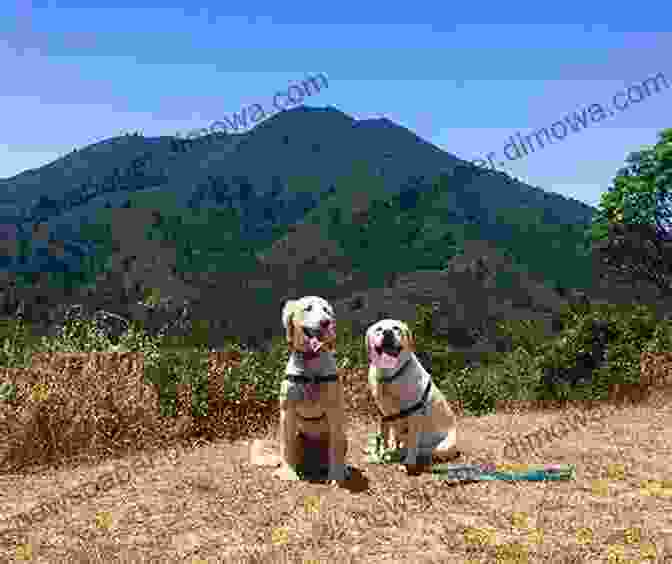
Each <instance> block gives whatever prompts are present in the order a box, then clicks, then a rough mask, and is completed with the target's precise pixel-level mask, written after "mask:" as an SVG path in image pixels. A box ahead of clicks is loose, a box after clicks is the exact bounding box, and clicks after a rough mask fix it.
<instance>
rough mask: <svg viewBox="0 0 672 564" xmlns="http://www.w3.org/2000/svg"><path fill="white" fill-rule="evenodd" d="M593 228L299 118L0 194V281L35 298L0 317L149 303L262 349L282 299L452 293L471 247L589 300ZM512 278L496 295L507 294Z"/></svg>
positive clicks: (499, 187)
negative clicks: (169, 303) (154, 295)
mask: <svg viewBox="0 0 672 564" xmlns="http://www.w3.org/2000/svg"><path fill="white" fill-rule="evenodd" d="M594 211H595V210H594V209H593V208H591V207H590V206H588V205H586V204H584V203H582V202H579V201H576V200H572V199H569V198H565V197H563V196H561V195H558V194H554V193H550V192H546V191H544V190H542V189H540V188H536V187H532V186H529V185H526V184H524V183H521V182H519V181H517V180H514V179H512V178H510V177H509V176H507V175H506V174H504V173H501V172H495V171H487V170H483V169H479V168H477V167H475V166H474V165H471V164H470V163H467V162H465V161H462V160H460V159H458V158H457V157H456V156H454V155H452V154H450V153H447V152H445V151H442V150H441V149H439V148H438V147H436V146H434V145H432V144H431V143H428V142H426V141H424V140H422V139H421V138H419V137H418V136H417V135H415V134H414V133H412V132H411V131H409V130H408V129H406V128H404V127H401V126H399V125H396V124H394V123H393V122H391V121H390V120H388V119H385V118H382V119H371V120H355V119H353V118H352V117H350V116H348V115H346V114H345V113H343V112H340V111H339V110H336V109H334V108H308V107H299V108H294V109H292V110H288V111H284V112H280V113H279V114H277V115H275V116H273V117H272V118H269V119H268V120H265V121H264V122H262V123H260V124H259V125H258V126H257V127H255V128H254V129H252V130H250V131H247V132H245V133H242V134H237V135H226V134H215V135H208V136H205V137H201V138H199V139H196V140H191V141H189V140H184V139H176V138H171V137H159V138H145V137H143V136H141V135H139V134H134V135H126V136H122V137H116V138H113V139H108V140H104V141H101V142H99V143H96V144H93V145H90V146H88V147H85V148H82V149H80V150H75V151H73V152H72V153H70V154H68V155H66V156H65V157H63V158H61V159H58V160H57V161H54V162H53V163H50V164H48V165H46V166H43V167H41V168H38V169H34V170H31V171H25V172H23V173H21V174H19V175H17V176H15V177H13V178H9V179H4V180H0V221H2V222H3V223H4V224H5V228H6V230H9V231H11V230H12V229H14V230H15V232H16V241H10V242H7V241H5V247H6V248H7V250H6V251H5V256H0V268H1V269H4V270H5V271H6V272H7V273H10V272H16V273H19V274H18V275H17V277H18V281H17V285H18V286H19V287H21V286H22V285H23V286H25V285H26V283H28V284H30V285H31V286H32V289H31V290H28V289H25V290H22V289H19V288H8V289H7V290H6V291H5V293H4V298H3V299H4V303H5V309H6V311H9V310H11V307H12V305H13V303H14V302H15V301H16V299H17V296H18V295H19V294H20V293H21V292H23V294H22V295H26V296H30V297H29V298H26V299H29V300H30V301H31V302H35V301H41V302H42V304H53V303H62V302H63V301H68V300H73V301H77V300H81V299H83V297H86V298H87V299H91V300H95V302H96V305H98V306H103V305H104V306H105V307H108V308H112V307H113V305H115V304H116V305H119V304H121V305H120V307H122V309H123V310H124V312H126V313H128V312H127V311H126V309H128V307H131V306H130V305H123V304H134V303H136V302H137V301H138V299H141V298H142V296H144V295H146V294H147V292H148V291H150V290H151V289H152V288H154V289H159V288H160V289H161V293H162V295H170V296H172V297H174V298H175V299H177V300H178V301H180V300H182V299H187V300H189V301H190V302H191V303H192V304H193V306H194V308H195V310H197V311H198V313H197V314H198V315H202V316H204V317H205V318H209V319H212V320H213V321H216V323H215V325H217V323H219V324H220V325H222V327H223V325H225V322H224V320H226V322H227V323H228V324H229V325H231V324H233V323H234V320H236V324H235V325H236V328H237V329H238V327H239V324H238V323H237V321H238V320H242V321H240V323H243V324H245V325H247V326H249V330H250V331H257V332H258V331H261V330H262V329H263V330H264V332H268V331H270V330H271V329H270V328H269V327H260V326H259V319H268V322H267V324H268V325H269V326H270V325H272V326H273V329H272V330H273V331H276V330H277V327H275V326H276V325H277V323H276V322H275V317H277V311H276V310H278V309H279V305H278V300H280V299H282V298H284V297H288V296H291V295H298V294H299V293H321V294H322V295H325V296H327V297H330V298H331V299H346V298H348V297H349V296H352V295H353V294H354V293H356V292H358V291H359V292H361V291H369V290H373V289H375V288H385V287H389V286H390V285H393V284H394V280H396V279H398V278H399V277H400V276H402V275H407V274H409V273H413V272H416V271H426V272H434V273H435V274H434V275H435V276H439V278H440V279H441V280H444V282H446V280H447V279H446V278H445V277H446V273H445V272H442V271H444V269H446V268H447V267H448V265H453V266H454V265H455V264H457V263H456V262H455V261H456V260H457V261H458V262H459V257H461V256H466V255H469V253H470V252H471V251H469V250H468V249H472V248H473V244H472V243H473V242H479V241H480V242H482V243H483V244H485V245H488V248H491V249H494V250H496V252H497V253H499V254H501V256H502V257H505V261H508V262H507V264H510V268H511V269H512V272H519V271H521V272H522V271H525V272H526V273H527V274H526V275H525V276H526V278H525V284H526V285H527V284H528V281H529V284H536V285H538V284H542V285H544V284H545V285H546V286H548V287H552V286H554V285H555V286H563V287H585V286H587V285H589V283H590V280H591V277H592V274H591V270H590V265H589V261H588V257H587V252H586V248H585V244H584V238H583V235H584V231H585V229H586V228H587V226H588V224H589V222H590V219H591V217H592V214H593V212H594ZM10 228H11V229H10ZM10 238H11V237H10ZM13 243H15V244H13ZM498 264H499V267H498V268H499V269H504V270H506V269H508V268H509V266H506V268H505V266H504V264H503V263H501V261H500V263H498ZM47 272H48V273H49V274H45V273H47ZM516 276H517V275H514V274H511V273H509V274H505V273H501V274H499V275H498V278H497V283H496V285H497V286H498V287H502V288H506V287H507V286H508V287H509V288H510V289H511V291H514V289H515V288H520V284H523V282H521V281H520V280H519V279H518V278H516ZM9 278H10V279H11V278H12V276H9ZM526 287H527V286H526ZM103 288H105V291H104V292H103ZM47 291H49V292H51V293H52V294H53V295H51V296H50V297H46V298H45V297H42V298H41V299H40V300H38V295H40V294H41V293H42V292H47ZM488 291H489V292H490V290H488ZM17 292H18V293H17ZM516 292H518V290H515V291H514V293H516ZM54 293H55V294H57V295H55V294H54ZM505 293H506V291H505ZM492 295H494V294H492ZM500 299H501V300H504V301H506V300H505V298H504V297H502V296H500V297H498V298H497V300H500ZM516 299H517V298H516ZM514 301H515V300H514ZM524 301H525V300H523V302H524ZM528 301H529V300H528ZM242 303H246V304H247V306H246V307H245V308H242V309H243V310H242V312H241V314H240V315H238V314H237V313H232V310H233V308H235V307H236V306H238V307H239V308H240V304H242ZM502 303H504V302H502ZM34 305H35V304H34ZM45 307H46V306H45ZM40 308H41V306H39V304H38V305H35V308H34V309H35V311H37V310H40ZM124 308H126V309H124ZM42 309H44V308H42ZM251 310H253V311H254V314H252V313H251ZM271 311H272V312H273V314H272V315H273V316H274V317H270V318H268V315H270V314H269V313H266V312H271ZM36 315H37V314H36ZM40 315H41V316H44V313H41V314H40ZM240 330H241V331H242V329H240Z"/></svg>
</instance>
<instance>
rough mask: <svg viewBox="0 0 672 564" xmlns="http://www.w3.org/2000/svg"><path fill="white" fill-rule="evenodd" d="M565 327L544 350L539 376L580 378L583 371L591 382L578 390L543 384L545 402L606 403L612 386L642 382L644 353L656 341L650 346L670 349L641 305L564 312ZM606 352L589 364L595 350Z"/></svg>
mask: <svg viewBox="0 0 672 564" xmlns="http://www.w3.org/2000/svg"><path fill="white" fill-rule="evenodd" d="M564 323H565V329H564V330H563V331H562V334H561V336H560V337H559V338H558V339H556V340H554V341H553V342H550V343H548V344H547V345H546V346H544V347H542V350H541V353H540V355H539V366H540V374H544V373H545V372H548V371H551V372H553V373H554V374H565V375H567V374H571V373H574V374H578V373H579V372H580V371H581V370H584V372H589V374H585V376H586V378H585V380H586V381H584V382H583V383H579V384H578V385H575V386H570V385H569V384H567V383H562V382H559V383H558V382H556V383H555V384H553V385H550V384H549V382H548V381H544V380H543V378H542V379H541V380H540V381H539V384H538V387H537V393H538V395H539V398H540V399H570V398H571V399H589V397H590V398H592V399H605V398H606V394H607V392H608V389H609V385H611V384H615V383H634V382H638V381H639V375H640V355H641V351H643V350H645V349H646V347H647V344H651V343H652V339H654V336H655V338H656V340H655V341H653V344H651V346H653V347H656V346H664V344H665V338H666V337H665V335H664V332H663V331H664V330H663V329H658V330H657V327H658V326H659V323H660V322H659V320H658V319H657V317H656V315H655V314H654V312H653V311H652V310H651V309H650V308H648V307H646V306H644V305H641V304H637V305H634V306H616V305H610V304H600V305H592V306H586V305H585V304H584V305H581V306H580V307H578V308H574V309H570V310H568V311H566V312H564ZM596 327H597V328H601V330H604V341H605V342H604V347H602V345H601V344H600V343H596V335H595V328H596ZM656 331H658V332H656ZM601 349H604V350H602V352H603V353H604V354H603V358H600V359H590V357H591V355H594V352H595V350H597V351H600V350H601ZM591 360H597V364H598V365H597V366H592V365H591V364H590V363H589V361H591ZM582 363H583V364H584V365H585V369H584V367H583V366H582Z"/></svg>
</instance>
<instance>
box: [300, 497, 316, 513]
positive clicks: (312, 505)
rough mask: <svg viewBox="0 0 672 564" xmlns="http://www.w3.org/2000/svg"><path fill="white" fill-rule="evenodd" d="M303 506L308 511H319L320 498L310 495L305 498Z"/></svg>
mask: <svg viewBox="0 0 672 564" xmlns="http://www.w3.org/2000/svg"><path fill="white" fill-rule="evenodd" d="M303 508H304V510H305V512H306V513H317V512H318V511H319V510H320V498H319V497H317V496H316V495H309V496H307V497H306V498H305V499H304V500H303Z"/></svg>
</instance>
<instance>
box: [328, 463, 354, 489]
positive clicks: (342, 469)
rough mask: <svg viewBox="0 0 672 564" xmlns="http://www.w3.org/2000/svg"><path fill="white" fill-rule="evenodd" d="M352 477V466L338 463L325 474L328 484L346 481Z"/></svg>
mask: <svg viewBox="0 0 672 564" xmlns="http://www.w3.org/2000/svg"><path fill="white" fill-rule="evenodd" d="M351 477H352V468H350V466H347V465H346V464H339V465H338V466H336V467H335V468H330V469H329V474H328V475H327V480H328V481H329V483H330V484H332V485H333V484H335V483H336V482H346V481H348V480H349V479H350V478H351Z"/></svg>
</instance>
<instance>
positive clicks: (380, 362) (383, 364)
mask: <svg viewBox="0 0 672 564" xmlns="http://www.w3.org/2000/svg"><path fill="white" fill-rule="evenodd" d="M398 361H399V359H398V358H395V357H393V356H392V355H389V354H387V353H385V352H384V353H381V354H380V355H379V356H378V358H377V359H376V361H375V365H376V368H396V367H397V362H398Z"/></svg>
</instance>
